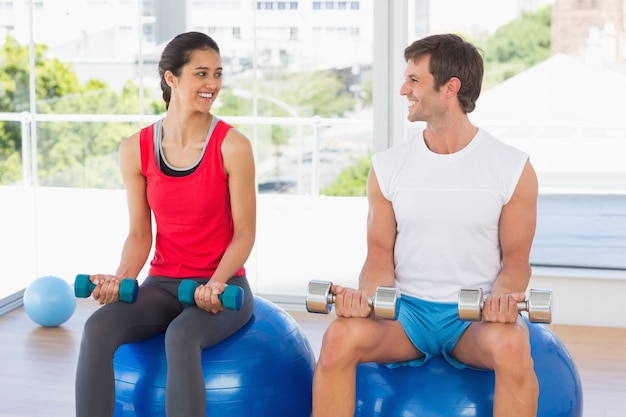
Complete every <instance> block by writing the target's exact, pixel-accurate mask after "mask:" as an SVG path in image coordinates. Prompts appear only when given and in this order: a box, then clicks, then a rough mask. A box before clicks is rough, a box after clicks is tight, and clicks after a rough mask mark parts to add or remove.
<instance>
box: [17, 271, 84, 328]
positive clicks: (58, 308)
mask: <svg viewBox="0 0 626 417" xmlns="http://www.w3.org/2000/svg"><path fill="white" fill-rule="evenodd" d="M23 301H24V310H26V314H27V315H28V317H30V319H31V320H32V321H34V322H35V323H37V324H39V325H40V326H43V327H57V326H60V325H61V324H63V323H65V322H66V321H67V320H69V318H70V317H72V314H74V311H75V310H76V297H75V296H74V290H73V289H72V287H71V286H70V284H69V283H68V282H67V281H65V280H64V279H61V278H59V277H55V276H52V275H49V276H45V277H41V278H37V279H36V280H35V281H33V282H32V283H31V284H30V285H29V286H28V287H27V288H26V290H25V291H24V299H23Z"/></svg>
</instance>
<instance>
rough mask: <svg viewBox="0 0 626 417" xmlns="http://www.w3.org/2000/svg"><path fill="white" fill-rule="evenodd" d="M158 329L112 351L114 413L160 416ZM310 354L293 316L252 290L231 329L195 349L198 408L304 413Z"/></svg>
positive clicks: (260, 415) (162, 377) (289, 416)
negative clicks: (200, 377) (201, 404)
mask: <svg viewBox="0 0 626 417" xmlns="http://www.w3.org/2000/svg"><path fill="white" fill-rule="evenodd" d="M164 340H165V336H164V334H160V335H158V336H155V337H152V338H150V339H148V340H145V341H142V342H138V343H130V344H127V345H122V346H120V347H119V348H118V350H117V351H116V352H115V356H114V359H113V367H114V370H115V414H114V415H115V417H144V416H145V417H148V416H149V417H158V416H165V381H166V377H167V361H166V357H165V346H164ZM314 368H315V355H314V353H313V351H312V349H311V345H310V343H309V341H308V340H307V338H306V336H305V335H304V333H303V332H302V329H301V328H300V326H299V325H298V323H297V322H296V321H295V320H294V319H293V318H292V317H291V316H289V314H287V313H286V312H285V311H284V310H283V309H282V308H280V307H278V306H276V305H275V304H273V303H271V302H270V301H268V300H265V299H263V298H261V297H259V296H255V297H254V314H253V316H252V318H251V319H250V321H249V322H248V323H247V324H246V325H245V326H244V327H242V328H241V329H240V330H239V331H237V332H236V333H235V334H233V335H232V336H231V337H229V338H228V339H226V340H224V341H222V342H221V343H219V344H217V345H215V346H212V347H210V348H208V349H205V350H204V351H203V352H202V369H203V370H204V383H205V390H206V415H207V416H212V417H223V416H231V415H232V416H247V417H269V416H271V417H309V416H310V415H311V389H312V381H313V370H314Z"/></svg>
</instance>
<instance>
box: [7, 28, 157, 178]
mask: <svg viewBox="0 0 626 417" xmlns="http://www.w3.org/2000/svg"><path fill="white" fill-rule="evenodd" d="M46 52H47V47H46V46H44V45H36V46H35V75H36V77H35V82H36V89H35V92H36V106H37V112H38V113H40V114H137V113H138V112H139V88H138V87H137V85H135V84H134V83H132V82H129V83H127V84H126V85H125V86H124V88H123V89H122V91H121V92H119V93H117V92H115V91H113V90H111V89H110V88H109V86H108V85H107V84H106V83H104V82H102V81H100V80H93V79H92V80H89V81H87V82H86V83H85V84H84V85H83V86H81V85H80V84H79V82H78V77H77V76H76V74H75V72H74V71H73V70H72V68H71V66H70V65H65V64H63V63H61V62H60V61H58V60H56V59H48V58H46V57H45V53H46ZM28 85H29V58H28V47H26V46H20V45H19V44H18V43H17V42H16V41H15V40H14V39H13V38H11V37H10V36H7V38H6V41H5V44H4V45H3V46H2V47H1V48H0V92H1V93H2V94H0V112H22V111H26V110H28V109H29V107H30V104H29V90H28ZM145 95H146V97H148V96H149V92H146V94H145ZM148 100H149V99H148ZM149 106H150V104H149ZM149 108H150V107H149ZM152 108H157V106H156V105H154V104H152ZM138 128H139V126H137V125H136V124H131V123H110V122H107V123H104V122H85V123H75V122H50V123H43V122H40V123H38V125H37V151H38V152H37V155H38V161H37V164H38V172H39V179H38V180H39V184H42V185H50V186H61V187H98V188H121V187H122V182H121V179H120V175H119V168H118V163H117V148H118V146H119V143H120V142H121V140H122V139H124V138H125V137H127V136H129V135H130V134H131V133H132V132H133V131H136V130H137V129H138ZM21 153H22V132H21V125H20V123H18V122H0V162H1V163H0V184H11V183H15V182H17V181H19V180H20V179H21V176H22V167H21V163H22V158H21Z"/></svg>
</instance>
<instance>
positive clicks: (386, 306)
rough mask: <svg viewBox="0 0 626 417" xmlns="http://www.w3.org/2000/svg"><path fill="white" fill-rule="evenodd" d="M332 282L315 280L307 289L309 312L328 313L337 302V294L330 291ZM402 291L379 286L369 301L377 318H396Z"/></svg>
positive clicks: (307, 307)
mask: <svg viewBox="0 0 626 417" xmlns="http://www.w3.org/2000/svg"><path fill="white" fill-rule="evenodd" d="M332 285H333V283H332V282H328V281H317V280H313V281H311V282H309V285H308V287H307V291H306V309H307V311H308V312H309V313H322V314H328V313H330V310H331V309H332V304H334V303H335V294H333V293H332V292H330V287H331V286H332ZM399 300H400V291H398V289H396V288H393V287H378V288H377V289H376V295H375V296H374V297H368V298H367V302H368V304H369V305H370V306H372V307H373V308H374V317H376V318H377V319H385V320H396V319H397V318H398V311H399V309H400V302H399Z"/></svg>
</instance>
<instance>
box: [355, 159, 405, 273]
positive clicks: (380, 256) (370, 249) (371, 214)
mask: <svg viewBox="0 0 626 417" xmlns="http://www.w3.org/2000/svg"><path fill="white" fill-rule="evenodd" d="M367 201H368V212H367V257H366V260H365V266H364V270H363V272H362V276H361V278H362V280H364V281H363V282H365V281H367V280H368V279H367V278H368V277H369V276H370V275H371V273H374V274H376V275H381V276H379V277H375V278H376V280H379V279H380V280H381V281H380V282H379V285H383V282H382V281H385V284H386V285H393V282H392V281H393V278H394V274H393V270H394V258H393V250H394V246H395V242H396V231H397V225H396V217H395V214H394V211H393V205H392V204H391V201H389V200H387V198H385V196H384V195H383V193H382V191H381V189H380V186H379V183H378V179H377V178H376V173H375V172H374V168H373V167H372V168H371V169H370V172H369V174H368V177H367Z"/></svg>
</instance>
